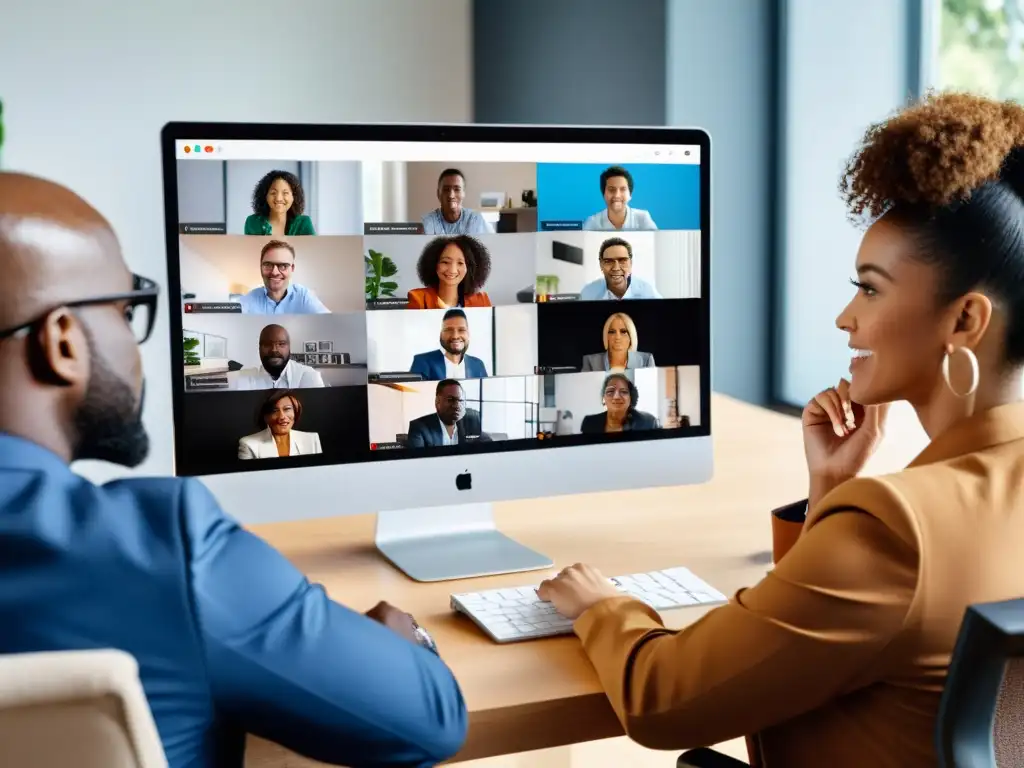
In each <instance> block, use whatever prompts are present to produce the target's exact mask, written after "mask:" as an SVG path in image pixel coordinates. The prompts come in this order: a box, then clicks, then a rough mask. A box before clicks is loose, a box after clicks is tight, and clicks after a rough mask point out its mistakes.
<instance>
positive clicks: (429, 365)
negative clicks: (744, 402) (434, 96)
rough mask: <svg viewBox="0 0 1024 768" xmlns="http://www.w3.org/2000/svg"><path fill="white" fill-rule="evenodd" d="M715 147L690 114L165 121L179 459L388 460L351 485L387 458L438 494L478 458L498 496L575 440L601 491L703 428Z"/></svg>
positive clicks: (204, 472) (394, 477)
mask: <svg viewBox="0 0 1024 768" xmlns="http://www.w3.org/2000/svg"><path fill="white" fill-rule="evenodd" d="M709 154H710V153H709V141H708V138H707V136H706V134H704V133H703V132H702V131H699V130H688V129H616V128H594V129H589V128H541V127H533V128H530V127H522V128H517V127H497V126H491V127H488V126H333V127H321V126H241V125H216V124H212V125H194V124H171V125H169V126H168V127H167V128H166V129H165V131H164V168H165V193H166V197H167V199H166V212H167V229H168V233H167V234H168V238H167V248H168V257H169V262H168V273H169V275H170V286H169V293H170V295H172V296H174V295H176V294H179V293H180V297H181V298H180V305H177V304H176V305H175V307H174V308H173V309H172V318H171V324H170V325H171V345H172V375H173V376H174V388H173V392H174V419H175V471H176V473H177V474H179V475H201V476H212V475H218V474H224V473H246V472H251V471H254V470H258V471H272V470H280V469H284V468H312V467H331V468H339V467H347V468H350V469H351V470H352V471H353V472H355V471H359V472H377V473H380V472H381V471H382V470H380V469H378V467H379V466H380V465H382V464H384V465H387V466H388V470H387V472H386V473H384V474H378V475H375V476H377V477H381V478H384V477H388V478H390V479H391V482H390V483H385V485H389V486H396V485H397V486H400V487H391V488H388V489H380V490H379V491H378V492H377V494H376V497H375V499H374V500H373V501H367V502H366V504H372V503H379V504H381V505H384V506H388V505H390V506H395V505H402V504H405V503H406V502H405V501H404V500H406V499H408V498H409V497H410V496H411V495H412V492H411V491H410V490H409V488H408V487H404V488H403V487H401V486H404V485H406V481H407V480H409V478H410V477H412V475H402V474H399V472H401V471H404V470H405V469H408V471H410V472H414V471H415V470H414V468H415V467H416V466H417V465H422V466H430V467H431V472H432V473H437V472H440V473H441V474H442V475H445V476H446V477H447V480H446V481H445V482H446V487H448V488H450V489H451V490H452V491H453V494H452V495H453V497H455V496H457V494H456V493H454V492H455V491H467V490H471V488H470V487H467V485H468V484H470V482H471V481H468V480H456V483H455V484H454V485H453V484H452V477H454V476H459V477H463V476H466V475H469V474H471V473H472V472H473V471H474V468H475V467H482V466H487V467H492V468H494V470H495V471H501V472H503V473H504V474H505V475H507V476H508V478H512V479H511V480H509V479H508V478H506V479H504V480H502V481H501V482H499V483H498V484H497V485H495V486H493V487H491V488H490V489H489V490H487V489H486V487H485V490H483V491H481V493H482V494H483V496H484V497H486V498H488V499H499V498H504V497H505V496H506V495H508V494H512V495H515V494H518V495H534V493H536V492H537V490H538V488H537V487H534V488H532V489H527V488H522V487H520V488H519V489H518V490H516V491H513V490H512V489H511V488H509V487H508V483H509V482H516V483H518V484H519V485H520V486H522V485H523V479H524V477H530V478H536V477H537V474H538V473H539V472H540V473H543V472H546V473H556V474H557V473H558V472H559V471H560V469H559V466H556V464H555V462H558V464H559V465H564V463H565V461H566V460H568V458H569V457H570V456H571V455H573V450H575V449H581V450H582V449H590V452H589V453H586V454H585V455H584V454H579V455H580V456H581V457H584V456H586V457H596V458H597V459H598V460H599V461H600V464H599V465H596V466H595V465H590V466H589V467H588V468H587V469H586V472H585V478H583V479H581V480H578V481H576V482H568V481H567V487H568V490H570V491H571V490H577V489H578V488H579V486H580V483H581V482H583V484H584V487H585V486H586V485H587V484H589V485H591V486H592V489H593V490H601V489H603V488H604V487H606V486H607V485H608V484H609V483H610V484H611V485H613V486H614V485H615V484H616V482H617V483H618V484H619V485H621V484H622V483H623V481H622V480H619V481H609V480H608V479H607V477H606V475H608V474H609V473H610V474H614V473H615V472H616V464H619V465H620V466H621V465H622V464H623V462H628V461H630V460H631V458H630V457H631V456H636V457H639V456H640V454H631V453H629V451H633V450H639V449H640V446H647V452H646V453H644V454H643V455H644V456H647V457H649V459H650V460H652V461H658V459H659V458H670V457H671V456H672V454H671V452H669V453H666V452H665V451H666V450H668V446H670V445H672V444H681V443H685V442H686V441H688V440H691V439H699V438H701V437H707V436H708V435H710V392H709V390H710V370H709V362H710V329H709V318H710V311H709V303H708V289H709V275H710V269H709V264H708V258H707V255H708V250H709V249H708V230H709V227H708V224H709V221H710V218H709V212H708V203H709V184H708V179H709V170H708V161H709ZM627 446H628V448H627ZM659 446H661V450H659ZM595 447H597V448H602V449H603V450H604V451H605V452H603V453H593V451H594V450H595ZM708 451H710V448H708ZM527 455H529V456H530V458H529V459H528V460H527V459H525V457H526V456H527ZM679 455H682V454H679ZM478 457H479V460H478ZM484 457H490V458H486V459H485V458H484ZM441 459H444V460H446V462H447V463H438V462H439V460H441ZM520 460H527V461H528V462H529V464H528V465H527V464H518V463H517V462H518V461H520ZM431 461H432V462H433V463H431ZM478 461H479V462H484V461H487V462H488V463H487V464H486V465H485V464H483V463H477V462H478ZM498 461H500V462H501V463H500V464H498V463H495V462H498ZM498 467H504V470H498V469H497V468H498ZM707 467H708V468H709V467H710V458H708V462H707ZM443 468H450V469H451V470H452V471H451V472H448V471H447V469H443ZM517 468H518V469H517ZM520 470H521V471H520ZM652 472H653V474H652ZM701 472H704V469H702V470H701ZM569 474H571V473H569ZM640 475H643V479H645V480H648V481H649V480H651V479H652V478H653V477H654V476H655V475H659V476H661V482H663V483H664V482H671V481H672V478H673V477H675V478H677V480H678V482H687V481H688V479H687V477H686V469H685V468H684V467H678V466H677V467H671V468H670V467H662V468H657V469H656V470H650V469H649V470H647V471H644V472H642V473H636V477H637V478H639V477H640ZM357 476H358V475H356V474H351V475H348V477H351V478H355V477H357ZM361 476H362V477H364V478H367V477H369V476H368V475H366V474H363V475H361ZM311 477H312V476H311ZM318 477H326V475H318ZM496 482H497V481H496ZM460 484H461V485H460ZM547 484H548V485H549V486H551V487H552V488H554V486H556V485H557V480H556V478H555V476H554V475H552V476H551V478H550V479H549V481H548V483H547ZM412 485H415V483H412ZM499 486H501V489H500V490H499ZM477 488H478V489H480V488H481V486H480V485H479V484H478V486H477ZM558 490H559V489H558V488H554V492H557V491H558ZM540 491H541V492H544V489H543V488H541V489H540ZM468 495H469V496H472V495H473V494H468ZM481 497H482V496H481V495H480V494H477V495H476V498H481ZM459 498H461V497H459ZM360 506H365V504H361V505H360ZM409 506H414V504H412V503H411V501H410V503H409ZM359 511H364V510H359Z"/></svg>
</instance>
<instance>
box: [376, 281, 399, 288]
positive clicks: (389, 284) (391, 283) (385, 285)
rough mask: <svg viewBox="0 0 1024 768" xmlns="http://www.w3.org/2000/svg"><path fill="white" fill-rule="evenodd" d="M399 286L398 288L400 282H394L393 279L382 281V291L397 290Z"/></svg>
mask: <svg viewBox="0 0 1024 768" xmlns="http://www.w3.org/2000/svg"><path fill="white" fill-rule="evenodd" d="M397 288H398V283H396V282H394V281H392V280H386V281H382V282H381V284H380V289H381V291H394V290H397Z"/></svg>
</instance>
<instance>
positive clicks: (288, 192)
mask: <svg viewBox="0 0 1024 768" xmlns="http://www.w3.org/2000/svg"><path fill="white" fill-rule="evenodd" d="M305 210H306V195H305V193H304V192H303V191H302V184H301V183H300V182H299V177H298V176H296V175H295V174H294V173H289V172H288V171H271V172H270V173H268V174H266V175H265V176H264V177H263V178H262V179H260V180H259V182H258V183H257V184H256V188H255V189H253V191H252V214H250V215H249V216H248V217H246V219H245V230H244V232H245V234H247V235H267V236H271V237H293V236H297V235H315V234H316V231H315V230H314V229H313V221H312V219H310V218H309V216H306V215H305V214H304V213H303V211H305Z"/></svg>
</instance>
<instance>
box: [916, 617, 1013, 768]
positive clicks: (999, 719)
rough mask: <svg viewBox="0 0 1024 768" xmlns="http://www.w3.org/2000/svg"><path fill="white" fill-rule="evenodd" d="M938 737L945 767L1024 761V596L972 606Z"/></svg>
mask: <svg viewBox="0 0 1024 768" xmlns="http://www.w3.org/2000/svg"><path fill="white" fill-rule="evenodd" d="M935 737H936V748H937V751H938V754H939V764H940V765H941V766H943V768H1009V767H1010V766H1022V765H1024V598H1019V599H1016V600H1005V601H1002V602H998V603H983V604H979V605H972V606H970V607H969V608H968V609H967V612H966V614H965V615H964V621H963V624H962V625H961V627H960V634H959V636H958V637H957V642H956V647H955V649H954V650H953V658H952V661H951V662H950V667H949V674H948V676H947V678H946V687H945V690H944V691H943V693H942V700H941V703H940V705H939V719H938V724H937V728H936V734H935Z"/></svg>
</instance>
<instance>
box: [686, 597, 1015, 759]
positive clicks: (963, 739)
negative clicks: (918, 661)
mask: <svg viewBox="0 0 1024 768" xmlns="http://www.w3.org/2000/svg"><path fill="white" fill-rule="evenodd" d="M935 747H936V752H937V753H938V757H939V765H940V766H941V768H1011V766H1012V767H1014V768H1015V767H1016V766H1021V765H1024V598H1018V599H1016V600H1005V601H1003V602H998V603H980V604H978V605H972V606H970V607H969V608H968V609H967V611H966V613H965V614H964V620H963V623H962V624H961V625H960V632H959V634H958V635H957V640H956V646H955V647H954V649H953V657H952V661H951V662H950V665H949V673H948V675H947V677H946V685H945V688H944V689H943V692H942V699H941V700H940V702H939V716H938V721H937V723H936V728H935ZM676 768H749V766H747V764H746V763H744V762H741V761H739V760H735V759H733V758H731V757H727V756H725V755H723V754H721V753H719V752H715V751H714V750H713V749H706V748H701V749H691V750H689V751H687V752H684V753H683V754H682V755H681V756H680V757H679V760H678V762H677V763H676Z"/></svg>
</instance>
